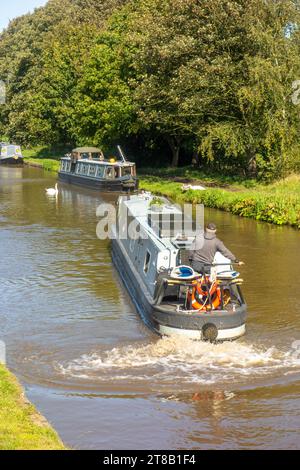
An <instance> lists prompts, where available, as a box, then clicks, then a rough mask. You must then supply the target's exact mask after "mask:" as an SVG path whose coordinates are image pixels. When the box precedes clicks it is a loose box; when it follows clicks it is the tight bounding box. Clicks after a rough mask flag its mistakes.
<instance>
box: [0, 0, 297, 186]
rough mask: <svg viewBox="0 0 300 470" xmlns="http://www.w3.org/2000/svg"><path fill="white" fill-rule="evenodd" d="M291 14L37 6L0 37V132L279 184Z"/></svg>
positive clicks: (284, 159)
mask: <svg viewBox="0 0 300 470" xmlns="http://www.w3.org/2000/svg"><path fill="white" fill-rule="evenodd" d="M299 15H300V9H299V2H298V1H293V2H290V0H276V2H274V1H273V0H202V1H201V2H199V1H196V0H127V1H126V0H104V1H101V2H99V1H98V0H49V2H48V3H47V4H46V6H45V7H43V8H39V9H37V10H36V11H35V12H34V13H33V14H31V15H25V16H23V17H21V18H18V19H16V20H14V21H12V22H11V24H10V26H9V27H8V29H7V30H6V31H5V32H4V33H3V34H2V35H1V42H0V77H1V78H2V79H5V80H6V81H7V83H8V102H7V105H6V106H2V107H1V109H0V132H1V133H6V134H8V136H9V138H10V139H12V140H17V141H19V142H20V143H25V144H31V145H36V144H46V145H52V144H57V143H62V144H70V145H75V144H89V143H90V144H95V145H102V146H104V147H107V148H109V147H110V146H111V145H113V144H116V143H117V142H126V143H128V145H129V146H130V147H131V148H133V147H134V146H135V144H136V143H137V142H138V143H139V148H143V147H144V148H145V149H146V148H147V149H151V151H152V154H153V162H154V163H155V164H156V165H158V166H161V165H164V166H166V165H168V164H169V163H171V164H172V165H173V166H174V167H176V166H177V165H178V164H180V162H181V161H182V160H183V159H184V158H185V159H186V160H185V161H189V162H190V161H191V160H192V158H193V159H194V160H195V159H197V161H198V164H199V165H200V166H201V168H210V169H213V170H215V171H218V172H220V171H221V172H222V173H225V172H227V173H230V174H236V175H239V176H242V177H244V178H248V177H250V176H255V177H258V178H261V179H264V180H272V179H274V178H275V177H279V176H285V175H286V174H288V173H289V172H291V171H295V170H299V168H300V157H299V155H300V144H299V142H298V140H299V139H298V136H299V132H300V124H299V123H300V115H299V109H300V108H299V107H298V106H295V105H294V104H293V103H292V100H291V95H292V93H293V89H292V83H293V82H294V81H295V80H297V79H299V78H300V30H299V28H292V29H291V28H288V27H289V26H290V25H291V24H294V25H295V24H298V23H299V22H300V16H299ZM162 142H166V143H167V145H168V146H169V154H168V152H166V153H165V155H163V156H162V155H161V154H158V153H156V150H157V149H158V148H159V147H160V146H161V143H162ZM145 154H146V151H145ZM158 155H159V156H158ZM170 156H171V161H170Z"/></svg>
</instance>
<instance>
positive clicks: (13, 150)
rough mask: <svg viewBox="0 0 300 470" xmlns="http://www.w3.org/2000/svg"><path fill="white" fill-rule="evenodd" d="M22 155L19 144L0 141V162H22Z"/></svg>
mask: <svg viewBox="0 0 300 470" xmlns="http://www.w3.org/2000/svg"><path fill="white" fill-rule="evenodd" d="M23 158H24V157H23V155H22V151H21V147H20V146H19V145H13V144H8V143H6V142H1V143H0V164H10V165H12V164H13V165H15V164H18V165H20V164H23Z"/></svg>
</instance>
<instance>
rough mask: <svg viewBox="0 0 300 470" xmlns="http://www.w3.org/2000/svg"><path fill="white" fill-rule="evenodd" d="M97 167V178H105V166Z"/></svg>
mask: <svg viewBox="0 0 300 470" xmlns="http://www.w3.org/2000/svg"><path fill="white" fill-rule="evenodd" d="M97 167H98V168H97V174H96V176H97V177H98V178H103V176H104V170H105V166H103V165H97Z"/></svg>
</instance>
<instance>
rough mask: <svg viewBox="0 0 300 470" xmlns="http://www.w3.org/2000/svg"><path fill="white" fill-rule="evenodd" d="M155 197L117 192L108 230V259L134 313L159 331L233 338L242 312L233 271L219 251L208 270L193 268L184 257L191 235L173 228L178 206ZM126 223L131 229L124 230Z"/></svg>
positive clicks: (241, 329) (242, 330) (212, 338)
mask: <svg viewBox="0 0 300 470" xmlns="http://www.w3.org/2000/svg"><path fill="white" fill-rule="evenodd" d="M160 199H161V203H160V204H159V206H157V204H156V202H157V201H156V200H157V198H154V197H153V196H152V195H151V194H149V193H144V194H138V195H132V196H126V197H124V196H120V197H119V200H118V217H117V223H116V224H115V226H114V227H113V229H112V258H113V262H114V265H115V267H116V269H117V271H118V272H119V274H120V277H121V279H122V280H123V283H124V285H125V286H126V288H127V290H128V292H129V294H130V296H131V298H132V300H133V302H134V304H135V306H136V308H137V310H138V312H139V313H140V315H141V317H142V318H143V320H144V321H145V323H146V324H147V325H148V326H149V327H150V328H152V329H153V330H154V331H155V332H156V333H158V334H160V335H167V336H169V335H172V334H177V335H184V336H186V337H188V338H189V339H198V340H207V341H211V342H214V341H224V340H233V339H236V338H239V337H240V336H242V335H244V333H245V322H246V311H247V308H246V304H245V301H244V298H243V295H242V291H241V287H240V286H241V284H242V279H240V276H239V273H238V272H236V271H235V270H234V269H233V266H232V265H231V261H229V260H228V259H226V258H224V257H223V255H222V254H221V253H217V254H216V256H215V260H214V263H213V265H211V269H210V274H206V273H197V272H195V271H194V270H193V269H192V268H191V267H190V266H189V265H188V263H187V261H186V260H187V259H188V254H189V253H190V249H191V246H192V244H193V241H194V238H195V237H194V236H193V234H191V236H187V234H186V233H182V232H180V230H179V231H178V225H177V227H176V224H175V222H176V219H180V218H181V216H182V211H181V210H180V208H178V207H177V206H174V205H172V204H171V203H170V201H168V200H167V199H165V198H160ZM153 216H154V217H153ZM132 222H133V223H134V226H135V227H136V232H135V233H132V234H130V233H131V232H130V230H129V231H128V233H127V232H126V233H125V232H124V227H128V224H129V225H130V224H131V223H132ZM165 227H167V229H166V228H165Z"/></svg>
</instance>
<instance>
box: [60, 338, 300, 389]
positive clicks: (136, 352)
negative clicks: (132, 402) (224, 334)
mask: <svg viewBox="0 0 300 470" xmlns="http://www.w3.org/2000/svg"><path fill="white" fill-rule="evenodd" d="M56 368H57V370H58V371H59V373H60V374H63V375H64V376H65V377H72V378H77V379H85V380H93V381H96V382H104V381H105V382H107V381H108V380H109V381H110V382H119V381H127V382H133V381H134V382H137V381H143V382H150V383H151V384H155V383H159V384H161V385H162V384H174V383H176V381H178V382H180V384H181V385H182V384H188V383H189V384H191V383H194V384H202V385H210V384H215V383H221V382H222V383H226V382H231V381H232V380H235V381H238V380H241V381H244V379H245V378H246V377H248V376H251V377H260V376H265V375H274V374H276V373H280V374H281V375H282V374H284V373H291V372H292V371H294V372H296V371H300V359H297V358H295V357H293V354H292V352H281V351H279V350H277V349H276V348H274V347H272V348H269V349H265V350H264V349H262V348H258V347H255V346H253V345H248V344H246V343H240V342H234V343H230V342H226V343H222V344H217V345H215V344H210V343H204V342H196V341H191V340H188V339H185V338H182V337H170V338H163V339H159V340H158V341H157V342H156V343H151V344H147V345H142V346H141V345H139V346H123V347H119V348H114V349H112V350H109V351H104V352H94V353H91V354H88V355H83V356H82V357H80V358H78V359H75V360H73V361H70V362H68V363H65V364H64V363H59V364H57V366H56Z"/></svg>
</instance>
